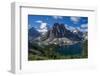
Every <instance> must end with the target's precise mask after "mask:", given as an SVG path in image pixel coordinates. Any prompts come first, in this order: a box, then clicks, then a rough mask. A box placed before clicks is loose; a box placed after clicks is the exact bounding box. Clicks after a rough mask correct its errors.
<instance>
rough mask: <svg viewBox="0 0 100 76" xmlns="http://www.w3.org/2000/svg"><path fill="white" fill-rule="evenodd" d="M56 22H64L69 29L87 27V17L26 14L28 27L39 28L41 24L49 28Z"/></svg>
mask: <svg viewBox="0 0 100 76" xmlns="http://www.w3.org/2000/svg"><path fill="white" fill-rule="evenodd" d="M56 22H57V23H63V24H65V26H66V27H69V29H73V28H78V29H87V27H88V17H79V16H47V15H28V28H31V27H34V28H36V29H39V28H40V26H41V25H43V24H44V25H46V26H47V27H49V28H51V27H52V26H53V24H54V23H56Z"/></svg>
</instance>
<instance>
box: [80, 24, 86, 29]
mask: <svg viewBox="0 0 100 76" xmlns="http://www.w3.org/2000/svg"><path fill="white" fill-rule="evenodd" d="M87 27H88V25H87V24H82V25H81V27H80V28H81V29H87Z"/></svg>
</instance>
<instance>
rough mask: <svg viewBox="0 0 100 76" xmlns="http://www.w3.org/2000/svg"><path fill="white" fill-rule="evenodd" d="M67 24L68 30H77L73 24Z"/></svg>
mask: <svg viewBox="0 0 100 76" xmlns="http://www.w3.org/2000/svg"><path fill="white" fill-rule="evenodd" d="M65 26H66V28H67V29H68V30H70V31H73V30H75V27H73V26H69V25H65Z"/></svg>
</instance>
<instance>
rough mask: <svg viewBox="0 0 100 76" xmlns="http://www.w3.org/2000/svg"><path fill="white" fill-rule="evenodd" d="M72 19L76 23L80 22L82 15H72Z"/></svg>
mask: <svg viewBox="0 0 100 76" xmlns="http://www.w3.org/2000/svg"><path fill="white" fill-rule="evenodd" d="M70 19H71V21H73V22H74V23H77V22H79V20H80V17H75V16H72V17H70Z"/></svg>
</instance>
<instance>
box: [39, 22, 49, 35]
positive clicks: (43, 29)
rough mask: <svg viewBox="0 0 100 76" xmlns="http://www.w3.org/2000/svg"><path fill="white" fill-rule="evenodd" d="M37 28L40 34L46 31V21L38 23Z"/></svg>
mask: <svg viewBox="0 0 100 76" xmlns="http://www.w3.org/2000/svg"><path fill="white" fill-rule="evenodd" d="M37 30H38V31H39V32H41V33H42V34H44V33H45V32H47V31H48V28H47V23H45V22H42V23H41V24H40V27H39V29H37Z"/></svg>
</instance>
